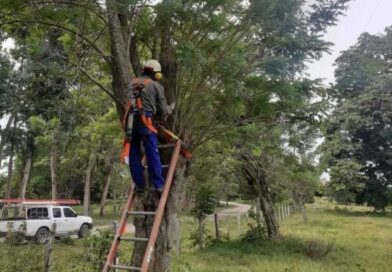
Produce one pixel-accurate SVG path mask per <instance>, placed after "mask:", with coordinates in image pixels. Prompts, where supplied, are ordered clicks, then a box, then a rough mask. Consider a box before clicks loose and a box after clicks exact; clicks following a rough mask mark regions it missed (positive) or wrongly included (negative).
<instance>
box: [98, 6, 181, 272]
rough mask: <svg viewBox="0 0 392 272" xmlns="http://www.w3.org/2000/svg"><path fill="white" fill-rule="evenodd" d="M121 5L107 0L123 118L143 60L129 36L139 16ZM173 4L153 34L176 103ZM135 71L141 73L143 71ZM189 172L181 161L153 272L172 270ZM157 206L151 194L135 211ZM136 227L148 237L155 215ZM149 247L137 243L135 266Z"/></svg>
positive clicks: (138, 233) (137, 221) (160, 15)
mask: <svg viewBox="0 0 392 272" xmlns="http://www.w3.org/2000/svg"><path fill="white" fill-rule="evenodd" d="M117 2H118V1H116V0H106V4H107V14H108V21H109V32H110V40H111V71H112V79H113V83H112V85H113V90H114V95H115V96H116V99H117V100H118V101H117V110H118V113H119V116H120V119H121V118H122V116H123V112H124V105H125V104H126V102H127V88H128V86H129V84H130V79H131V75H132V67H133V68H134V69H139V67H140V60H139V57H138V52H137V48H138V45H137V39H136V38H135V37H130V36H129V33H132V25H133V21H134V20H135V18H136V16H137V14H133V16H132V19H131V21H129V20H127V18H125V17H124V16H123V15H121V14H120V13H121V11H118V10H117V6H118V5H117V4H118V3H117ZM170 5H171V1H168V0H163V1H162V3H161V4H158V6H159V8H157V19H156V26H157V31H156V32H158V33H159V35H156V36H155V35H154V34H153V33H152V35H154V37H156V40H155V41H156V43H155V42H154V44H155V45H154V50H153V51H154V52H152V56H153V57H154V58H155V57H156V56H158V53H156V52H155V49H156V48H160V49H161V52H160V53H159V60H160V62H161V65H162V72H163V74H164V78H165V80H164V81H163V86H164V87H165V93H166V98H167V99H168V101H169V102H170V101H172V98H173V97H175V96H176V80H177V65H176V59H175V49H174V48H175V47H174V45H173V41H172V37H171V36H172V29H171V24H172V18H171V16H172V13H173V10H172V9H171V8H170ZM135 12H136V11H135ZM132 20H133V21H132ZM157 51H158V50H157ZM131 63H132V64H131ZM135 72H136V73H138V72H139V71H135ZM168 127H169V128H172V129H174V128H175V124H174V123H173V122H172V121H169V124H168ZM177 132H178V131H177ZM180 136H181V133H180ZM167 159H170V157H169V158H168V155H163V160H164V161H166V160H167ZM185 169H186V164H185V162H184V161H183V160H182V159H180V161H179V163H178V166H177V170H176V173H175V177H174V181H173V185H172V188H171V190H170V194H169V198H168V201H167V204H166V208H165V212H164V215H163V219H162V223H161V226H160V230H159V235H158V239H157V242H156V247H155V249H154V253H153V256H152V259H151V262H150V268H149V271H150V272H151V271H154V272H166V271H169V269H170V257H171V256H170V251H171V249H172V248H173V242H174V239H175V237H176V235H175V231H176V227H175V226H176V217H177V214H176V212H177V204H178V203H179V202H180V196H181V195H182V194H181V193H180V192H181V191H182V188H180V187H181V183H182V182H183V180H184V176H185ZM146 180H147V179H146ZM157 205H158V200H157V198H156V195H155V194H154V193H153V192H151V193H149V194H148V195H147V196H146V197H145V198H143V199H138V200H137V203H135V209H137V210H146V211H155V210H156V207H157ZM134 224H135V227H136V230H135V231H136V233H135V234H136V237H148V236H149V234H150V230H151V228H152V224H153V218H151V216H148V217H146V218H142V217H139V218H135V219H134ZM145 247H146V243H135V247H134V251H133V255H132V265H133V266H140V264H141V261H142V258H143V254H144V251H145Z"/></svg>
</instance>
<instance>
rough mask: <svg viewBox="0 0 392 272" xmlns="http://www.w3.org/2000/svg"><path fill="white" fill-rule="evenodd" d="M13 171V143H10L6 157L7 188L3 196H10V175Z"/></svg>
mask: <svg viewBox="0 0 392 272" xmlns="http://www.w3.org/2000/svg"><path fill="white" fill-rule="evenodd" d="M13 173H14V145H13V144H12V143H11V148H10V157H9V158H8V176H7V190H6V192H5V198H10V197H11V185H12V176H13Z"/></svg>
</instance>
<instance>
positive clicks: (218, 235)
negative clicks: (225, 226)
mask: <svg viewBox="0 0 392 272" xmlns="http://www.w3.org/2000/svg"><path fill="white" fill-rule="evenodd" d="M214 224H215V238H216V239H217V240H219V239H220V233H219V220H218V214H217V213H214Z"/></svg>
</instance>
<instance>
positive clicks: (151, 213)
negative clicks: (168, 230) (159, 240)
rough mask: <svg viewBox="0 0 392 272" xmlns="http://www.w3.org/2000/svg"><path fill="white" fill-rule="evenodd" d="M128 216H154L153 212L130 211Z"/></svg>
mask: <svg viewBox="0 0 392 272" xmlns="http://www.w3.org/2000/svg"><path fill="white" fill-rule="evenodd" d="M128 214H129V215H155V212H142V211H130V212H128Z"/></svg>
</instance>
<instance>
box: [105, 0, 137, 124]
mask: <svg viewBox="0 0 392 272" xmlns="http://www.w3.org/2000/svg"><path fill="white" fill-rule="evenodd" d="M117 6H118V3H117V0H106V8H107V15H108V23H109V33H110V41H111V65H110V66H111V71H112V77H113V81H112V86H113V92H114V96H115V97H116V98H117V99H118V101H116V106H117V112H118V114H119V117H120V118H122V116H123V115H124V107H125V105H126V103H127V90H128V87H129V85H130V79H131V74H132V67H131V63H130V58H129V41H128V40H129V36H128V33H129V30H128V28H129V27H128V23H127V20H126V18H125V17H124V15H121V14H119V13H118V11H117V10H116V9H117ZM120 18H121V20H120Z"/></svg>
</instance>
